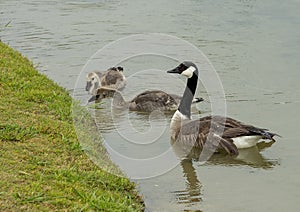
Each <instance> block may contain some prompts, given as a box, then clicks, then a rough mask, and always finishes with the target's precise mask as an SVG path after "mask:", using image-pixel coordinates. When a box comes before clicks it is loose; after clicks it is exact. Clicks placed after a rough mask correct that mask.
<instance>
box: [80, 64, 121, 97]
mask: <svg viewBox="0 0 300 212" xmlns="http://www.w3.org/2000/svg"><path fill="white" fill-rule="evenodd" d="M103 86H104V87H107V88H113V89H118V90H122V89H123V88H124V87H125V86H126V78H125V76H124V74H123V68H122V67H120V66H119V67H112V68H109V69H108V70H106V71H104V72H100V71H94V72H91V73H88V74H87V82H86V87H85V90H86V91H88V92H89V94H92V95H96V92H97V89H98V88H100V87H103Z"/></svg>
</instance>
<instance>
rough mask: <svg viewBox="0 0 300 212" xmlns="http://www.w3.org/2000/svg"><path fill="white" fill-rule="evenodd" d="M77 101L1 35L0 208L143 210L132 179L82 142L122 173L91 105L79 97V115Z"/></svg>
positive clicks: (5, 209)
mask: <svg viewBox="0 0 300 212" xmlns="http://www.w3.org/2000/svg"><path fill="white" fill-rule="evenodd" d="M72 104H73V102H72V98H71V97H70V96H69V94H68V93H67V92H66V90H65V89H63V88H61V87H59V86H58V85H57V84H55V83H54V82H53V81H51V80H49V79H48V78H47V77H46V76H44V75H42V74H40V73H38V72H37V71H36V70H35V68H34V67H33V64H32V63H31V62H30V61H29V60H27V59H26V58H24V57H23V56H22V55H21V54H19V53H18V52H16V51H14V50H13V49H11V48H10V47H8V46H7V45H5V44H3V43H2V42H0V211H22V210H23V211H49V210H51V211H53V210H55V211H56V210H58V211H61V210H62V211H142V210H143V208H144V206H143V202H142V199H141V197H140V196H139V195H138V193H137V192H136V190H135V185H134V184H133V183H132V182H130V181H129V180H128V179H127V178H125V177H117V176H115V175H112V174H110V173H108V172H106V171H104V170H102V169H99V168H98V166H96V165H95V164H94V163H93V162H92V161H91V160H90V159H89V157H87V155H86V154H85V152H84V151H83V150H82V149H83V148H84V149H85V151H88V152H89V156H90V157H91V159H92V160H93V161H95V162H96V163H98V165H101V167H104V168H105V169H110V170H112V171H113V173H119V174H120V171H119V170H118V168H117V167H116V166H115V165H114V164H112V162H111V161H110V160H109V158H108V155H107V153H106V151H105V149H104V147H103V146H102V145H101V143H100V144H99V137H98V136H99V135H98V134H97V133H96V132H97V129H96V128H95V125H94V123H93V121H92V120H91V118H90V116H89V114H88V113H87V111H86V110H85V109H84V108H81V107H80V106H78V105H76V104H75V105H74V111H75V113H74V114H75V117H73V116H72V111H71V106H72ZM73 118H74V119H75V120H76V121H75V125H74V122H73ZM87 126H88V127H87ZM75 129H76V130H75ZM87 129H88V130H87ZM79 139H80V141H81V143H82V144H83V146H82V145H80V143H79V141H78V140H79ZM99 152H100V153H101V154H99Z"/></svg>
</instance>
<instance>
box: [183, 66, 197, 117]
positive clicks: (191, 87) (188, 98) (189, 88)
mask: <svg viewBox="0 0 300 212" xmlns="http://www.w3.org/2000/svg"><path fill="white" fill-rule="evenodd" d="M197 83H198V70H197V69H196V70H195V71H194V73H193V76H192V77H191V78H189V79H188V80H187V84H186V87H185V90H184V93H183V96H182V99H181V101H180V104H179V107H178V110H179V111H180V112H181V113H182V114H183V115H185V116H187V117H188V118H190V117H191V105H192V101H193V98H194V95H195V92H196V88H197Z"/></svg>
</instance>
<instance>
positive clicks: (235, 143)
mask: <svg viewBox="0 0 300 212" xmlns="http://www.w3.org/2000/svg"><path fill="white" fill-rule="evenodd" d="M168 73H177V74H181V75H184V76H186V77H187V78H188V80H187V84H186V88H185V91H184V94H183V97H182V100H181V102H180V105H179V107H178V110H177V111H176V112H175V113H174V115H173V117H172V120H171V124H170V131H171V138H172V140H175V141H176V142H181V143H184V144H186V145H191V146H199V147H201V148H203V146H204V145H205V147H207V148H208V149H210V150H212V151H214V150H222V149H223V150H226V152H228V153H229V154H231V155H238V153H239V152H238V149H242V148H248V147H252V146H255V145H256V144H257V142H258V141H259V140H260V139H269V140H272V141H275V140H274V139H273V136H275V135H277V134H275V133H271V132H269V131H268V130H267V129H262V128H257V127H254V126H252V125H248V124H243V123H241V122H239V121H237V120H235V119H232V118H228V117H222V116H206V117H203V118H200V119H198V120H194V121H191V120H190V119H191V103H192V100H193V97H194V94H195V91H196V88H197V83H198V68H197V66H196V65H195V64H194V63H192V62H183V63H181V64H180V65H179V66H178V67H176V68H174V69H172V70H170V71H168Z"/></svg>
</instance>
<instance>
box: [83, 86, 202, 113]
mask: <svg viewBox="0 0 300 212" xmlns="http://www.w3.org/2000/svg"><path fill="white" fill-rule="evenodd" d="M109 97H113V106H114V107H116V108H119V109H121V108H128V109H129V110H133V111H145V112H151V111H154V110H161V111H174V110H176V109H177V108H178V105H179V102H180V100H181V97H180V96H178V95H174V94H168V93H166V92H164V91H160V90H147V91H144V92H142V93H140V94H138V95H137V96H136V97H134V98H133V99H132V100H131V101H128V102H127V101H125V100H124V98H123V96H122V94H121V93H120V92H119V91H118V90H116V89H111V88H105V87H101V88H98V89H97V94H96V95H94V96H92V97H91V98H90V99H89V100H88V101H89V102H92V101H96V100H101V99H103V98H109ZM201 101H203V99H202V98H195V99H193V100H192V102H193V103H197V102H201Z"/></svg>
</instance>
